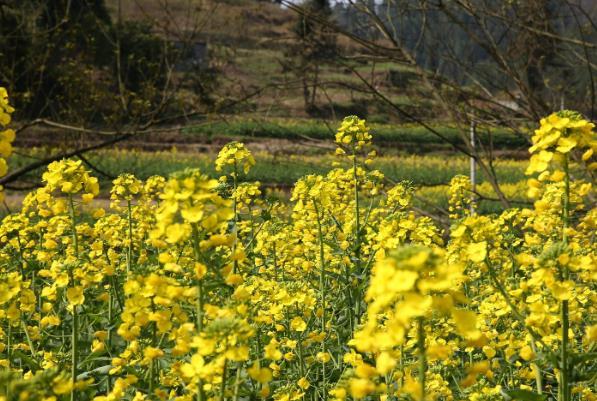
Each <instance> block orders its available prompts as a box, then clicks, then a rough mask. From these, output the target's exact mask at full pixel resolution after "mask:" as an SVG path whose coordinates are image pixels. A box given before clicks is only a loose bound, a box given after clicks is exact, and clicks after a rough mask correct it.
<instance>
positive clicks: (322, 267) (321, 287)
mask: <svg viewBox="0 0 597 401" xmlns="http://www.w3.org/2000/svg"><path fill="white" fill-rule="evenodd" d="M313 207H314V208H315V213H316V214H317V233H318V241H319V272H320V273H319V293H320V296H321V334H322V335H323V336H324V337H323V338H322V339H321V352H322V353H324V354H325V352H326V351H325V332H326V321H325V317H326V316H325V260H324V256H325V254H324V248H323V230H322V228H321V216H320V215H319V208H318V207H317V202H315V200H313ZM321 380H322V391H323V395H322V400H324V401H325V400H326V399H327V391H326V371H325V362H322V363H321Z"/></svg>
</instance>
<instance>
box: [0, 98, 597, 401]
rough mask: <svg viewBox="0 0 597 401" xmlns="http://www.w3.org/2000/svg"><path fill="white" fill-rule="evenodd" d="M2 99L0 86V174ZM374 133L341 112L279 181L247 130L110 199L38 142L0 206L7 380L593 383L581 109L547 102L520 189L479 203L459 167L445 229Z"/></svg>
mask: <svg viewBox="0 0 597 401" xmlns="http://www.w3.org/2000/svg"><path fill="white" fill-rule="evenodd" d="M12 111H13V110H12V108H11V107H10V106H9V103H8V98H7V94H6V91H4V90H2V91H1V92H0V124H2V126H3V127H4V130H3V131H2V132H1V134H0V154H1V155H2V157H3V159H1V160H2V161H1V162H0V173H1V174H3V175H4V174H6V170H7V163H6V161H5V160H4V159H5V158H7V157H8V156H9V155H10V153H11V143H12V141H13V140H14V131H12V130H11V129H10V128H8V126H9V124H10V114H11V113H12ZM371 141H372V134H371V133H370V132H369V129H368V127H367V125H366V123H365V121H364V120H360V119H358V118H356V117H347V118H346V119H345V120H344V121H343V123H342V124H341V126H340V127H339V129H338V133H337V135H336V145H337V151H336V157H337V161H338V166H336V167H334V168H333V169H331V170H329V171H327V172H325V173H322V174H311V175H307V176H304V177H302V178H300V179H298V180H297V181H296V183H295V184H294V185H293V188H292V192H291V197H290V199H289V200H271V199H266V198H264V197H263V196H262V189H261V188H260V186H259V185H258V184H257V183H254V182H251V181H247V180H245V179H241V178H243V177H246V175H247V174H250V172H251V170H252V169H253V168H254V167H255V159H254V157H253V156H252V155H251V153H250V152H249V151H248V150H247V148H246V147H245V146H244V145H243V144H242V143H238V142H232V143H229V144H228V145H226V146H224V147H223V149H222V150H221V151H220V153H219V155H218V157H217V159H216V160H215V166H214V172H216V173H217V176H215V175H212V176H209V175H207V174H205V172H204V171H200V170H198V169H186V170H183V171H180V172H177V173H174V174H171V175H170V176H169V177H162V176H152V177H149V178H147V179H144V180H140V179H138V178H136V177H135V176H133V175H131V174H126V173H125V174H121V175H120V176H119V177H118V178H117V179H115V180H114V182H113V183H112V185H111V187H110V189H109V191H110V194H111V198H110V199H111V202H110V205H109V206H106V207H102V208H100V207H95V206H94V205H95V204H94V202H93V199H94V198H95V197H96V196H97V195H98V194H99V192H100V185H99V181H98V178H97V177H94V175H93V174H92V173H91V172H90V171H88V170H87V169H86V168H85V167H84V165H83V164H82V162H81V161H78V160H62V161H57V162H54V163H52V164H50V165H49V166H48V169H47V171H46V172H45V173H44V174H43V176H42V180H43V186H42V187H41V188H38V189H36V190H34V191H32V192H31V193H29V194H28V195H27V196H26V198H25V199H24V201H23V204H22V208H21V209H20V210H18V211H16V212H14V213H12V214H10V215H8V216H6V217H5V218H4V219H3V220H2V222H1V224H0V244H1V246H0V400H2V401H12V400H19V401H26V400H32V401H33V400H42V401H59V400H81V401H87V400H94V401H112V400H114V401H116V400H134V401H142V400H177V401H191V400H193V401H208V400H219V401H226V400H229V401H239V400H275V401H294V400H301V401H317V400H329V401H342V400H372V401H373V400H375V401H377V400H379V401H391V400H396V401H442V400H446V401H451V400H454V401H457V400H462V401H464V400H470V401H501V400H522V401H529V400H530V401H536V400H557V401H581V400H582V401H585V400H588V401H590V400H595V399H597V395H596V392H595V370H596V362H595V356H596V351H597V350H596V341H597V324H596V322H595V298H596V292H595V279H596V278H597V248H596V247H595V228H596V221H597V209H596V208H595V207H594V204H595V193H594V189H593V180H594V172H595V170H596V167H597V164H596V163H595V162H594V156H593V152H594V151H595V150H596V148H597V137H596V135H595V131H594V125H593V124H592V123H590V122H588V121H586V120H585V119H584V118H583V117H582V116H580V115H578V114H577V113H574V112H569V111H563V112H558V113H555V114H552V115H550V116H548V117H546V118H545V119H543V120H541V122H540V126H539V127H538V129H537V130H536V131H535V135H534V136H533V138H532V142H533V146H532V147H531V148H530V153H531V157H530V161H529V163H528V166H527V167H526V171H525V173H526V175H527V177H528V182H527V188H526V189H525V191H526V192H527V193H526V197H527V198H528V199H530V200H532V202H530V203H529V204H528V205H527V206H524V207H517V208H510V209H507V210H501V211H499V212H498V213H494V214H483V213H478V212H477V211H475V208H474V205H471V196H470V195H471V194H470V187H469V185H470V184H469V181H468V178H467V177H464V176H462V175H458V176H456V177H454V178H453V179H452V180H451V185H450V186H449V187H448V188H445V189H444V190H445V192H446V193H445V196H446V198H447V199H448V203H449V213H450V216H449V218H450V227H449V229H445V228H443V227H440V226H438V225H437V224H436V223H435V222H434V221H433V220H432V219H431V218H429V217H426V216H423V215H421V214H418V213H415V212H414V211H413V209H412V208H411V206H412V204H413V189H412V187H411V186H409V185H405V184H402V183H397V184H388V182H387V180H385V179H384V174H383V173H382V172H381V171H379V170H376V169H370V168H367V166H369V165H374V163H375V162H374V161H375V158H376V155H375V152H374V151H371V148H370V147H371ZM471 206H473V207H471Z"/></svg>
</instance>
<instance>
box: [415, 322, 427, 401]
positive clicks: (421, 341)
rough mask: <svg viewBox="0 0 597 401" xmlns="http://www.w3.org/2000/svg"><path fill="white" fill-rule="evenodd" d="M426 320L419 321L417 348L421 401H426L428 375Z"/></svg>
mask: <svg viewBox="0 0 597 401" xmlns="http://www.w3.org/2000/svg"><path fill="white" fill-rule="evenodd" d="M424 323H425V320H424V319H423V317H419V318H418V319H417V347H418V349H419V383H420V384H421V401H426V391H425V374H426V373H427V354H426V352H425V326H424Z"/></svg>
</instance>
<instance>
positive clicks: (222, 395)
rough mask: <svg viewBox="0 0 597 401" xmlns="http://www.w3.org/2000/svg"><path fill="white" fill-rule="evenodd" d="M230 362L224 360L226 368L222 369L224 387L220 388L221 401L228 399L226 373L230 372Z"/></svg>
mask: <svg viewBox="0 0 597 401" xmlns="http://www.w3.org/2000/svg"><path fill="white" fill-rule="evenodd" d="M227 365H228V360H227V359H224V366H223V367H222V387H221V388H220V401H224V400H225V399H226V372H227V370H228V366H227Z"/></svg>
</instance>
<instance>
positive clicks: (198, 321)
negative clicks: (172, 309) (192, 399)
mask: <svg viewBox="0 0 597 401" xmlns="http://www.w3.org/2000/svg"><path fill="white" fill-rule="evenodd" d="M192 230H193V233H192V234H193V254H194V256H195V261H196V262H197V263H201V252H200V251H199V229H198V228H197V225H196V224H193V225H192ZM196 308H197V309H196V315H197V316H196V324H197V333H201V331H202V330H203V314H204V311H203V309H204V305H203V280H201V279H197V305H196ZM203 400H205V394H204V391H203V380H201V379H199V380H198V381H197V401H203Z"/></svg>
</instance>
